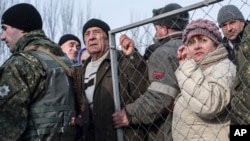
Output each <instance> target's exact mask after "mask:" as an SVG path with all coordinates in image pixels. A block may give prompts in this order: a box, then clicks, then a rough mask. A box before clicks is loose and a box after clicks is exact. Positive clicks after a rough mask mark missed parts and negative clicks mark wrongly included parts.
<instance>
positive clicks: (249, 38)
mask: <svg viewBox="0 0 250 141" xmlns="http://www.w3.org/2000/svg"><path fill="white" fill-rule="evenodd" d="M235 53H236V57H237V64H236V65H237V76H236V77H237V80H236V82H235V89H234V91H233V93H234V97H233V98H232V102H231V106H232V123H233V124H241V125H246V124H250V26H246V27H245V30H244V33H243V37H242V40H241V44H240V45H239V46H238V47H237V48H236V50H235Z"/></svg>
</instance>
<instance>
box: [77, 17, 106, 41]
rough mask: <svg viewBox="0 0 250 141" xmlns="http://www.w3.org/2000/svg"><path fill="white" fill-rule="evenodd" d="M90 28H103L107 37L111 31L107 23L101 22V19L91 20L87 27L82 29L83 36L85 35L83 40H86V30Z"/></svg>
mask: <svg viewBox="0 0 250 141" xmlns="http://www.w3.org/2000/svg"><path fill="white" fill-rule="evenodd" d="M90 27H99V28H101V29H102V30H103V31H104V32H105V33H106V34H107V35H108V32H109V30H110V27H109V25H108V24H107V23H105V22H104V21H102V20H99V19H90V20H89V21H87V22H86V23H85V25H84V26H83V29H82V34H83V38H84V33H85V32H86V30H87V29H88V28H90Z"/></svg>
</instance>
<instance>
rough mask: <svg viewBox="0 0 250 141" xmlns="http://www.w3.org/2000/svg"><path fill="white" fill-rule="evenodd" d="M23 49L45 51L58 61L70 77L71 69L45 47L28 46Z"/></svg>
mask: <svg viewBox="0 0 250 141" xmlns="http://www.w3.org/2000/svg"><path fill="white" fill-rule="evenodd" d="M24 50H25V51H28V50H35V51H40V52H43V53H46V54H47V55H49V56H50V57H51V58H53V59H54V60H55V61H56V62H57V63H59V64H60V65H61V66H62V67H63V68H64V69H65V71H66V73H67V74H68V75H69V76H70V77H72V72H71V69H70V68H69V67H68V66H67V65H66V64H65V63H64V62H63V61H62V60H60V59H59V58H58V57H56V56H55V55H54V54H53V53H51V52H49V51H48V50H47V49H45V48H42V47H40V46H28V47H26V48H25V49H24Z"/></svg>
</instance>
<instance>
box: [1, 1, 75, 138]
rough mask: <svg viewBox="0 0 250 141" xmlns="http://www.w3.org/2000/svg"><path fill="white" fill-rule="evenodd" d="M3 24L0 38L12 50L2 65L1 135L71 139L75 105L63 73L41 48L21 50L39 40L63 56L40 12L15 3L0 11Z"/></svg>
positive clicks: (41, 43)
mask: <svg viewBox="0 0 250 141" xmlns="http://www.w3.org/2000/svg"><path fill="white" fill-rule="evenodd" d="M1 24H2V30H3V31H2V34H1V40H2V41H4V42H5V43H6V45H7V46H8V47H9V49H10V52H11V53H12V55H11V57H10V58H9V59H8V60H7V61H6V62H5V63H4V64H3V65H2V66H1V68H0V125H1V126H0V141H16V140H18V141H20V140H25V141H31V140H47V141H48V140H53V141H59V140H60V141H62V140H75V138H76V128H75V126H70V125H69V123H70V119H71V117H72V116H75V115H76V108H75V107H76V106H75V105H74V101H75V99H74V96H72V93H71V92H73V91H72V89H71V88H70V87H69V86H67V85H69V83H68V82H70V81H69V79H68V77H67V75H66V73H65V72H64V70H63V68H62V67H60V65H59V64H58V63H57V62H56V61H54V60H53V59H51V57H49V56H46V54H45V53H40V52H39V51H25V50H27V48H28V47H31V46H37V47H38V46H39V47H40V48H43V49H46V50H47V51H49V52H50V53H52V54H54V55H55V56H58V57H59V56H60V57H61V58H65V57H64V53H63V52H62V51H61V49H60V48H59V46H58V45H57V44H55V43H54V42H52V41H51V40H50V39H48V38H47V37H46V35H45V34H44V32H43V30H42V19H41V16H40V14H39V12H38V11H37V10H36V9H35V7H33V6H32V5H30V4H26V3H21V4H17V5H14V6H12V7H11V8H9V9H8V10H6V11H5V13H3V16H2V19H1ZM35 54H36V55H35ZM38 56H40V57H41V58H42V57H45V58H46V59H45V61H44V60H41V59H39V57H38ZM46 61H47V62H46ZM46 65H47V67H45V66H46ZM49 65H51V66H49ZM50 70H52V71H51V73H49V71H50ZM59 71H61V72H59ZM53 73H54V74H53ZM50 75H51V76H56V75H59V76H62V77H61V78H58V79H59V80H63V81H60V83H59V81H56V80H55V79H53V78H51V76H50ZM52 80H53V82H52V83H51V81H52ZM54 81H56V82H54ZM55 86H58V87H59V88H56V87H55ZM60 88H64V89H63V92H62V90H60Z"/></svg>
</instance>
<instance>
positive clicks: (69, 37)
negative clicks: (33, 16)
mask: <svg viewBox="0 0 250 141" xmlns="http://www.w3.org/2000/svg"><path fill="white" fill-rule="evenodd" d="M68 40H75V41H77V42H78V43H79V45H80V46H81V41H80V40H79V38H78V37H76V36H75V35H73V34H65V35H63V36H62V37H61V38H60V40H59V42H58V44H59V45H60V46H61V45H63V44H64V43H65V42H67V41H68Z"/></svg>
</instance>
